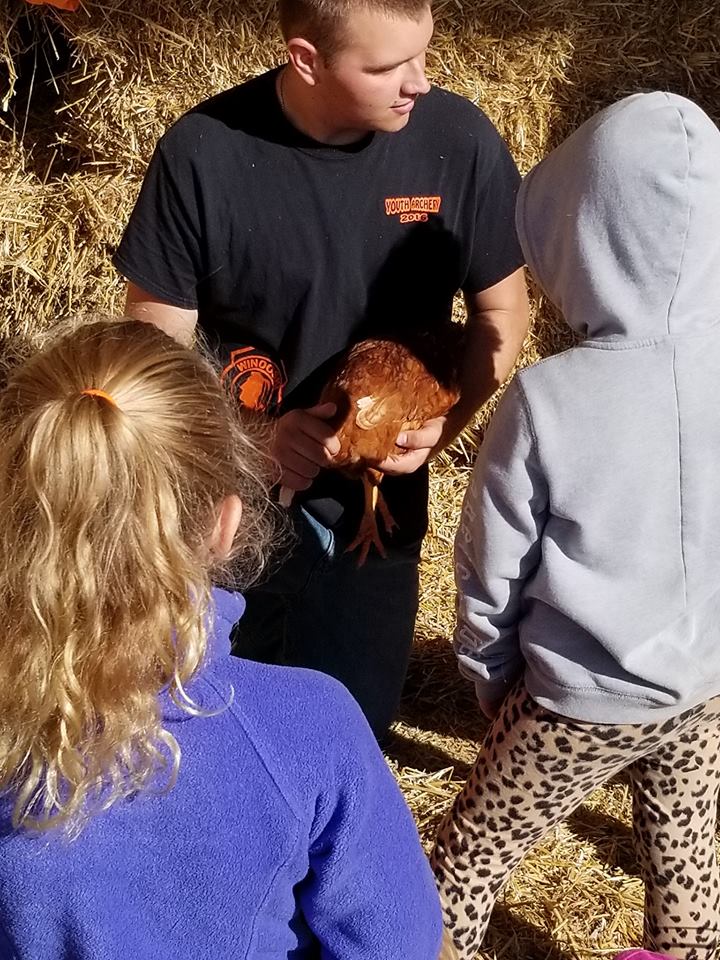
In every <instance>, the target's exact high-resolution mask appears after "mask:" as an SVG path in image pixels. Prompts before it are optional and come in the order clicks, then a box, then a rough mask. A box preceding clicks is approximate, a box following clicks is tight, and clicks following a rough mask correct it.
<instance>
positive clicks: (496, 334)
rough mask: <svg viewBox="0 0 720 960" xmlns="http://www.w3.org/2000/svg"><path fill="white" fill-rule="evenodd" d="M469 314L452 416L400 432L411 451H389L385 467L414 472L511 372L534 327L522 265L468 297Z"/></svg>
mask: <svg viewBox="0 0 720 960" xmlns="http://www.w3.org/2000/svg"><path fill="white" fill-rule="evenodd" d="M465 302H466V305H467V311H468V317H467V321H466V341H465V346H464V354H463V363H462V368H461V371H460V400H459V401H458V403H457V404H456V405H455V406H454V407H453V409H452V410H451V411H450V413H449V414H448V415H447V416H446V417H436V418H435V419H433V420H428V422H427V423H426V424H425V425H424V426H422V427H421V428H420V429H419V430H408V431H407V432H406V433H404V434H400V436H399V437H398V440H397V443H398V446H401V447H404V448H405V450H406V451H407V452H406V453H402V454H399V455H398V456H392V457H389V458H388V459H387V460H386V461H385V462H384V463H383V464H381V465H380V469H382V470H383V472H384V473H389V474H403V473H413V472H414V471H415V470H417V469H418V467H420V466H422V464H423V463H425V462H426V461H427V460H429V459H430V457H432V456H433V455H434V454H436V453H439V452H440V450H442V449H444V448H445V447H447V446H448V445H449V444H450V443H452V441H453V440H454V439H455V437H457V436H458V434H459V433H461V432H462V430H463V429H464V428H465V427H466V426H467V424H468V423H469V422H470V420H472V418H473V416H474V415H475V413H476V411H477V410H478V409H479V408H480V407H481V406H482V405H483V403H485V401H486V400H488V399H489V398H490V397H491V396H492V395H493V393H494V392H495V391H496V390H497V388H498V387H499V386H500V384H501V383H503V382H504V381H505V380H506V379H507V377H508V376H509V374H510V371H511V370H512V368H513V365H514V363H515V360H516V359H517V356H518V354H519V353H520V350H521V349H522V345H523V341H524V339H525V335H526V333H527V330H528V320H529V309H530V308H529V303H528V295H527V286H526V284H525V271H524V268H523V267H521V268H520V269H519V270H516V271H515V272H514V273H511V274H510V276H509V277H505V279H504V280H501V281H500V282H499V283H496V284H494V285H493V286H492V287H488V289H487V290H481V291H480V292H479V293H474V294H468V295H466V297H465Z"/></svg>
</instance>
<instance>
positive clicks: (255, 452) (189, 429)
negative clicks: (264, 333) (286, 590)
mask: <svg viewBox="0 0 720 960" xmlns="http://www.w3.org/2000/svg"><path fill="white" fill-rule="evenodd" d="M88 390H90V391H99V393H97V392H94V393H93V392H90V393H87V392H84V391H88ZM104 394H107V397H105V396H104ZM108 398H109V399H108ZM273 470H274V468H273V467H272V466H271V462H270V461H269V459H268V457H267V455H266V454H265V453H264V452H263V448H262V446H261V445H260V444H259V443H258V442H257V441H256V440H254V439H253V437H252V435H251V433H250V432H248V429H247V427H245V426H243V424H242V423H241V420H240V418H239V414H238V413H237V412H236V411H235V409H234V407H233V405H232V404H231V402H230V401H229V400H228V398H227V397H226V396H225V393H224V390H223V388H222V386H221V384H220V382H219V379H218V377H217V375H216V373H215V371H214V369H213V367H212V366H211V365H210V363H208V362H206V361H205V360H204V359H202V358H201V357H200V356H199V355H198V354H197V353H194V352H193V351H191V350H189V349H186V348H185V347H183V346H181V345H180V344H178V343H176V342H175V341H174V340H172V339H171V338H170V337H168V336H166V335H165V334H164V333H162V332H161V331H160V330H158V329H156V328H155V327H153V326H151V325H149V324H144V323H139V322H137V321H122V322H110V321H100V322H93V323H90V324H87V325H85V326H82V327H79V328H78V329H76V330H75V331H74V332H71V333H69V334H66V335H63V336H61V337H60V338H59V339H56V340H55V341H53V342H51V343H50V344H49V345H48V346H46V347H45V348H44V349H42V350H41V351H40V352H39V353H37V354H36V355H34V356H32V357H31V358H30V359H29V360H27V361H26V362H25V363H23V364H21V365H20V366H19V367H18V368H16V369H14V370H11V371H10V374H9V377H8V381H7V384H6V386H5V388H4V390H3V392H2V394H0V620H1V622H2V663H3V667H2V670H1V671H0V790H3V791H5V792H6V794H7V793H10V795H12V796H13V797H14V800H15V807H14V823H15V825H16V826H20V825H23V826H25V827H33V828H44V827H48V826H53V825H63V826H64V827H66V828H67V829H68V830H69V831H70V832H71V833H72V832H77V831H78V830H79V829H81V828H82V826H83V824H84V823H85V821H86V820H87V818H88V817H89V816H91V815H92V814H94V813H96V812H98V811H99V810H100V809H105V808H107V807H109V806H110V805H111V804H113V803H114V802H116V801H117V800H119V799H121V798H123V797H127V796H129V795H131V794H133V793H135V792H137V791H139V790H143V789H147V788H153V789H164V788H168V787H170V786H171V785H172V783H173V781H174V777H175V775H176V773H177V769H178V764H179V750H178V746H177V743H176V742H175V740H174V738H173V737H172V735H171V734H170V733H169V732H168V731H167V730H165V729H163V726H162V717H161V715H160V710H159V701H158V695H159V693H160V692H161V691H162V690H163V689H168V691H169V695H170V696H171V697H173V699H174V700H175V701H176V703H178V704H179V705H180V706H181V707H184V708H185V709H187V710H188V711H189V712H193V711H194V706H193V704H192V700H191V698H190V697H188V695H187V693H186V685H187V684H188V682H189V681H190V680H191V679H192V677H193V676H194V674H195V673H196V671H197V670H198V667H199V666H200V665H201V663H202V660H203V657H204V655H205V649H206V619H207V616H208V601H209V592H210V574H211V570H212V568H213V565H214V563H215V561H214V558H213V556H212V551H211V548H210V546H209V539H210V534H211V532H212V530H213V528H214V526H215V523H216V520H217V517H218V508H219V506H220V504H221V503H222V501H223V499H224V498H225V497H226V496H227V495H229V494H237V495H239V497H240V498H241V500H242V503H243V516H242V522H241V525H240V533H239V535H238V537H237V544H236V550H235V553H236V554H237V561H236V562H237V563H239V564H240V566H239V567H238V568H235V567H234V569H238V570H239V571H240V576H241V578H242V579H243V580H244V581H245V582H247V581H248V580H249V579H250V578H251V577H252V576H253V575H255V574H256V573H257V572H258V571H259V570H260V568H261V567H262V564H263V560H264V558H265V555H266V551H267V547H268V543H269V539H270V536H271V530H272V522H271V517H270V515H269V513H268V508H267V504H268V497H267V490H268V485H269V483H270V482H271V480H272V479H273ZM195 712H197V711H195Z"/></svg>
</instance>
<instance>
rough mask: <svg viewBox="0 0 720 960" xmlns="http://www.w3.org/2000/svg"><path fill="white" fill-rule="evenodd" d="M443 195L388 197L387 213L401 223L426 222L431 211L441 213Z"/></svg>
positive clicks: (386, 200) (386, 202) (386, 203)
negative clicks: (397, 218) (398, 219)
mask: <svg viewBox="0 0 720 960" xmlns="http://www.w3.org/2000/svg"><path fill="white" fill-rule="evenodd" d="M441 206H442V197H386V198H385V215H386V216H388V217H399V218H400V223H425V221H426V220H427V219H428V218H429V216H430V214H431V213H440V207H441Z"/></svg>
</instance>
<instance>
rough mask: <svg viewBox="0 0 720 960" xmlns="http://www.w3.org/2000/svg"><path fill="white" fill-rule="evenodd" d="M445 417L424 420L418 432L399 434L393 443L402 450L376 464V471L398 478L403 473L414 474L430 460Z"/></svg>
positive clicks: (408, 431)
mask: <svg viewBox="0 0 720 960" xmlns="http://www.w3.org/2000/svg"><path fill="white" fill-rule="evenodd" d="M445 420H446V418H445V417H435V418H434V419H433V420H426V421H425V423H424V424H423V425H422V426H421V427H420V429H419V430H406V431H404V432H403V433H401V434H400V435H399V436H398V438H397V440H396V441H395V443H396V444H397V446H398V447H402V450H398V452H397V453H393V454H391V455H390V456H389V457H388V458H387V459H386V460H383V462H382V463H379V464H378V470H382V472H383V473H387V474H389V475H390V476H399V475H400V474H405V473H415V471H416V470H417V469H418V467H421V466H422V465H423V464H424V463H427V461H428V460H429V459H430V457H431V456H432V455H433V453H435V452H436V451H435V448H436V447H437V445H438V443H439V442H440V438H441V437H442V433H443V428H444V426H445Z"/></svg>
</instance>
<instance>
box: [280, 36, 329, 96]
mask: <svg viewBox="0 0 720 960" xmlns="http://www.w3.org/2000/svg"><path fill="white" fill-rule="evenodd" d="M287 49H288V57H289V59H290V63H291V64H292V65H293V67H294V68H295V71H296V72H297V74H298V75H299V76H300V77H302V79H303V80H304V81H305V83H307V84H308V86H311V87H314V86H315V84H316V83H317V82H318V72H319V68H320V66H321V57H320V54H319V53H318V51H317V48H316V47H314V46H313V45H312V43H310V41H309V40H304V39H303V38H302V37H293V38H292V39H291V40H288V42H287Z"/></svg>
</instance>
